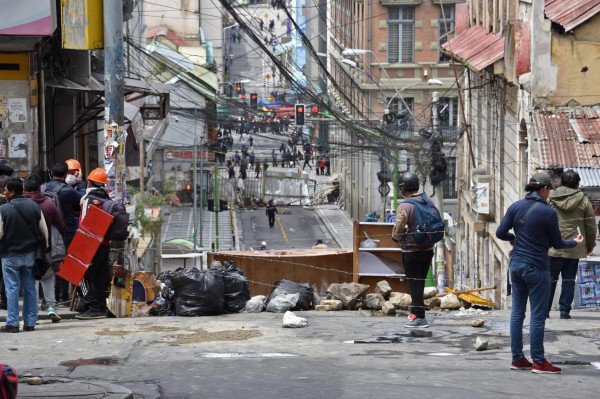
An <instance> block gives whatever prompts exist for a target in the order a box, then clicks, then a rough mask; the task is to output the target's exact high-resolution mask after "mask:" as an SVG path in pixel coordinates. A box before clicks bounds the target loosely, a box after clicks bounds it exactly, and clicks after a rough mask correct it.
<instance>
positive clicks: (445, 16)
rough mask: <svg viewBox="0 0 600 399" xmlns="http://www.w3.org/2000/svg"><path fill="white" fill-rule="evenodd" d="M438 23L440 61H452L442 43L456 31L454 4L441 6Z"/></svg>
mask: <svg viewBox="0 0 600 399" xmlns="http://www.w3.org/2000/svg"><path fill="white" fill-rule="evenodd" d="M438 25H439V32H440V45H439V61H440V62H448V61H450V57H449V56H447V55H446V54H443V53H442V44H444V43H446V42H447V41H448V34H449V33H450V32H452V31H454V4H445V5H442V6H440V18H439V23H438Z"/></svg>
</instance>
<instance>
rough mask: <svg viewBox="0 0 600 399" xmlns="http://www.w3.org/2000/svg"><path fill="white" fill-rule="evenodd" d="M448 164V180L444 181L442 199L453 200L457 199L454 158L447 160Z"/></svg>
mask: <svg viewBox="0 0 600 399" xmlns="http://www.w3.org/2000/svg"><path fill="white" fill-rule="evenodd" d="M446 161H447V162H448V178H447V179H445V180H444V182H443V186H444V198H447V199H455V198H457V197H458V195H457V193H456V158H447V159H446Z"/></svg>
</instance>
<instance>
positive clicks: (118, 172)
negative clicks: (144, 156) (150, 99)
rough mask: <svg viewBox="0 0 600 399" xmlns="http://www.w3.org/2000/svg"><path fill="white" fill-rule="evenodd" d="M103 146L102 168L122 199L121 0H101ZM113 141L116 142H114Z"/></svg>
mask: <svg viewBox="0 0 600 399" xmlns="http://www.w3.org/2000/svg"><path fill="white" fill-rule="evenodd" d="M103 7H104V11H103V17H104V101H105V107H104V146H105V152H104V153H105V154H110V156H108V157H105V158H108V159H107V161H105V164H104V168H105V169H106V171H107V175H108V187H109V189H110V190H112V191H113V195H114V198H115V199H116V200H117V201H118V202H120V203H122V202H123V199H124V197H125V138H126V135H125V128H124V125H125V114H124V105H123V101H124V95H123V80H124V76H125V64H124V61H125V60H124V57H123V0H104V1H103ZM115 143H117V145H115Z"/></svg>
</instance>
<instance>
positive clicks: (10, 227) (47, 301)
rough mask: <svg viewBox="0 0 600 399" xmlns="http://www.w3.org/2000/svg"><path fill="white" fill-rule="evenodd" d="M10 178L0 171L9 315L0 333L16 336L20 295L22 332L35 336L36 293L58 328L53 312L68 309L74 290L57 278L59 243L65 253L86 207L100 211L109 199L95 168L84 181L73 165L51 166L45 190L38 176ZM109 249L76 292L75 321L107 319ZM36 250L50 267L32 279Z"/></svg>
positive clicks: (4, 298)
mask: <svg viewBox="0 0 600 399" xmlns="http://www.w3.org/2000/svg"><path fill="white" fill-rule="evenodd" d="M13 175H14V170H13V169H12V168H11V167H9V166H8V165H6V164H2V165H0V186H1V187H2V194H0V204H1V205H0V256H1V261H2V281H1V284H0V288H1V289H2V292H1V297H0V299H1V300H0V308H2V309H6V310H7V313H8V315H7V318H6V324H5V325H4V326H2V327H0V331H1V332H9V333H17V332H19V331H20V323H19V295H20V293H21V292H22V295H23V310H22V317H23V324H24V326H23V331H34V330H35V326H36V324H37V319H38V298H39V296H40V293H39V290H40V289H41V291H42V302H41V308H42V309H45V310H46V311H47V312H48V316H49V318H50V319H51V320H52V322H54V323H57V322H60V320H61V318H60V316H59V315H58V313H57V311H56V309H57V308H58V307H69V304H70V298H71V297H72V292H73V287H72V286H71V285H70V284H69V282H68V281H66V280H64V279H62V278H61V277H59V276H57V275H56V272H57V271H58V270H59V268H60V264H61V261H62V259H64V255H65V254H64V252H63V258H62V259H60V260H56V257H55V253H56V250H57V247H58V246H59V244H57V243H60V245H62V246H63V248H68V247H69V245H70V244H71V242H72V240H73V238H74V236H75V233H76V231H77V229H78V227H79V223H80V221H82V220H84V218H85V217H86V214H87V210H88V209H89V207H90V206H98V207H99V206H100V205H101V203H102V202H103V201H105V200H108V199H109V192H108V189H107V186H106V185H107V175H106V172H105V170H104V169H103V168H96V169H94V170H92V171H91V172H90V173H89V175H88V176H87V180H84V179H83V175H82V170H81V165H80V163H79V162H78V161H77V160H74V159H70V160H67V161H63V162H56V163H54V164H53V165H52V167H51V170H50V179H49V180H48V181H47V182H46V183H45V184H43V183H42V181H43V176H42V173H39V172H37V173H33V172H32V173H30V174H28V175H27V176H26V177H25V178H23V179H22V178H19V177H14V176H13ZM54 235H57V236H54ZM59 238H60V239H59ZM55 245H56V246H57V247H56V248H55V247H53V246H55ZM109 245H110V242H109V241H106V240H105V241H103V242H102V243H101V245H100V248H99V249H98V251H97V252H96V254H95V256H94V258H93V260H92V262H91V264H90V265H89V267H88V269H87V272H86V274H85V276H84V279H83V281H82V283H81V285H80V287H79V288H77V290H78V296H79V298H81V302H82V306H81V312H80V313H79V314H78V315H77V316H76V317H77V318H79V319H84V320H85V319H99V318H104V317H106V314H107V306H106V298H107V294H108V287H109V284H110V279H111V276H112V270H111V267H110V264H109V258H108V254H109ZM40 246H42V247H44V248H45V250H46V251H47V252H48V254H47V256H48V259H50V262H49V263H50V267H48V269H47V270H45V271H41V275H39V276H35V277H34V263H35V260H36V251H37V250H38V249H39V248H40ZM63 251H64V249H63ZM49 254H51V255H49ZM35 271H36V272H40V271H39V270H35ZM36 278H38V279H39V283H38V282H37V281H36Z"/></svg>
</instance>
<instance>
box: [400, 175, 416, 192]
mask: <svg viewBox="0 0 600 399" xmlns="http://www.w3.org/2000/svg"><path fill="white" fill-rule="evenodd" d="M398 187H400V188H401V189H402V190H404V191H419V176H417V175H416V174H414V173H412V172H404V173H402V174H401V175H400V177H399V178H398Z"/></svg>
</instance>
